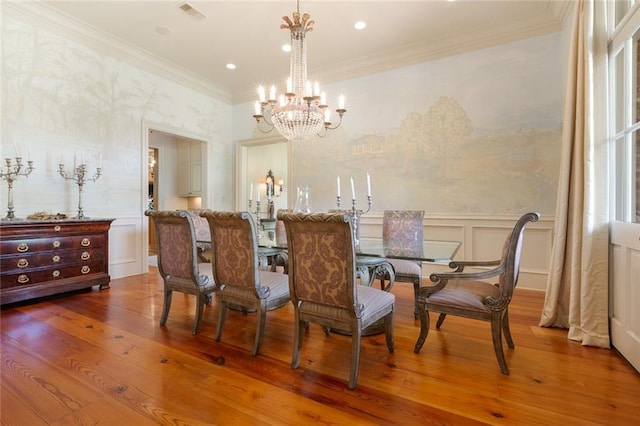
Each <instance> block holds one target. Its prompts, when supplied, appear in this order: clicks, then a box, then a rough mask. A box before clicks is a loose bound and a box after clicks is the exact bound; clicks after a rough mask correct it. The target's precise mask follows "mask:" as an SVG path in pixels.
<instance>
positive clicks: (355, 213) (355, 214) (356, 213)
mask: <svg viewBox="0 0 640 426" xmlns="http://www.w3.org/2000/svg"><path fill="white" fill-rule="evenodd" d="M336 183H337V187H338V192H337V195H336V205H337V206H338V208H339V207H340V199H341V197H340V176H338V178H337V180H336ZM372 204H373V199H372V198H371V176H369V173H367V209H366V210H358V208H357V207H356V187H355V185H354V183H353V176H352V177H351V211H349V212H348V213H349V215H350V216H351V224H352V225H353V241H354V243H355V245H356V246H358V245H360V241H359V240H358V237H357V236H358V223H360V217H361V216H362V215H363V214H366V213H369V211H370V210H371V205H372Z"/></svg>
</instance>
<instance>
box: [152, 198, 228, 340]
mask: <svg viewBox="0 0 640 426" xmlns="http://www.w3.org/2000/svg"><path fill="white" fill-rule="evenodd" d="M145 215H146V216H148V217H150V218H151V220H152V221H153V226H154V227H155V231H156V245H157V253H158V271H159V272H160V276H161V277H162V279H163V281H164V307H163V308H162V316H161V318H160V325H165V324H166V323H167V317H168V316H169V309H170V308H171V298H172V295H173V292H174V291H179V292H182V293H187V294H193V295H195V296H196V317H195V322H194V325H193V331H192V332H193V334H197V333H198V330H199V329H200V320H201V318H202V312H203V310H204V305H205V304H207V305H208V304H210V303H211V294H212V293H213V292H214V291H216V290H217V287H216V285H215V284H214V279H213V274H212V270H211V264H210V263H199V262H198V250H197V247H196V237H195V229H194V225H193V220H192V218H191V214H190V213H188V212H186V211H181V210H174V211H157V210H149V211H146V212H145Z"/></svg>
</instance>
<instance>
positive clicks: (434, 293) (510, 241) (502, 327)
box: [414, 212, 540, 375]
mask: <svg viewBox="0 0 640 426" xmlns="http://www.w3.org/2000/svg"><path fill="white" fill-rule="evenodd" d="M539 218H540V214H539V213H535V212H534V213H526V214H524V215H523V216H522V217H520V219H518V221H517V222H516V224H515V226H514V228H513V230H512V232H511V234H510V235H509V236H508V237H507V239H506V241H505V244H504V248H503V255H502V258H501V259H499V260H495V261H486V262H484V261H454V262H451V263H449V266H450V267H451V268H452V269H455V272H450V273H434V274H431V277H430V279H431V281H432V282H433V283H435V284H434V285H432V286H423V287H421V288H420V293H419V298H418V308H419V313H420V336H419V337H418V340H417V342H416V345H415V348H414V352H415V353H418V352H420V349H422V346H423V345H424V342H425V340H426V338H427V335H428V333H429V311H434V312H439V313H440V316H439V318H438V321H437V323H436V328H438V329H439V328H440V327H441V326H442V323H443V321H444V319H445V318H446V316H447V315H456V316H461V317H465V318H471V319H477V320H482V321H488V322H490V323H491V338H492V340H493V349H494V352H495V355H496V358H497V360H498V364H499V365H500V370H501V371H502V374H505V375H508V374H509V368H508V367H507V362H506V360H505V356H504V351H503V348H502V335H503V333H504V337H505V340H506V341H507V345H508V346H509V348H511V349H513V348H514V344H513V339H512V338H511V331H510V330H509V303H510V302H511V298H512V296H513V290H514V288H515V287H516V284H517V283H518V275H519V271H520V256H521V252H522V237H523V234H524V228H525V226H526V225H527V223H529V222H536V221H537V220H538V219H539ZM467 266H481V267H488V266H493V268H492V269H489V270H486V271H481V272H464V268H465V267H467ZM494 277H495V280H492V281H493V282H487V281H485V280H487V279H488V278H494Z"/></svg>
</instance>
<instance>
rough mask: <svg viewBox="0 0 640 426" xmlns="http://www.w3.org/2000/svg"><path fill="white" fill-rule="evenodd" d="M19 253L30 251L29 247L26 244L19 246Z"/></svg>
mask: <svg viewBox="0 0 640 426" xmlns="http://www.w3.org/2000/svg"><path fill="white" fill-rule="evenodd" d="M18 251H19V252H20V253H24V252H25V251H29V246H28V245H27V244H26V243H20V244H18Z"/></svg>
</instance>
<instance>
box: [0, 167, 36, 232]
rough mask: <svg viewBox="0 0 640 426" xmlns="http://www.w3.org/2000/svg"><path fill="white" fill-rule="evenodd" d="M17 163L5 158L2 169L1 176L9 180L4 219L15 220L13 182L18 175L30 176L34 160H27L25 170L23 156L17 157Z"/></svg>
mask: <svg viewBox="0 0 640 426" xmlns="http://www.w3.org/2000/svg"><path fill="white" fill-rule="evenodd" d="M15 160H16V161H15V164H14V163H13V161H11V158H5V159H4V161H5V165H4V166H3V169H4V170H0V178H2V179H3V180H6V181H7V188H8V191H7V198H8V201H7V215H6V216H5V217H4V218H3V219H2V220H14V219H16V217H15V214H14V212H13V182H14V181H15V180H16V179H17V178H18V176H25V177H28V176H29V175H30V174H31V172H32V171H33V169H34V167H33V161H31V160H27V167H26V168H25V169H24V170H23V166H24V164H23V163H22V157H15Z"/></svg>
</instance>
